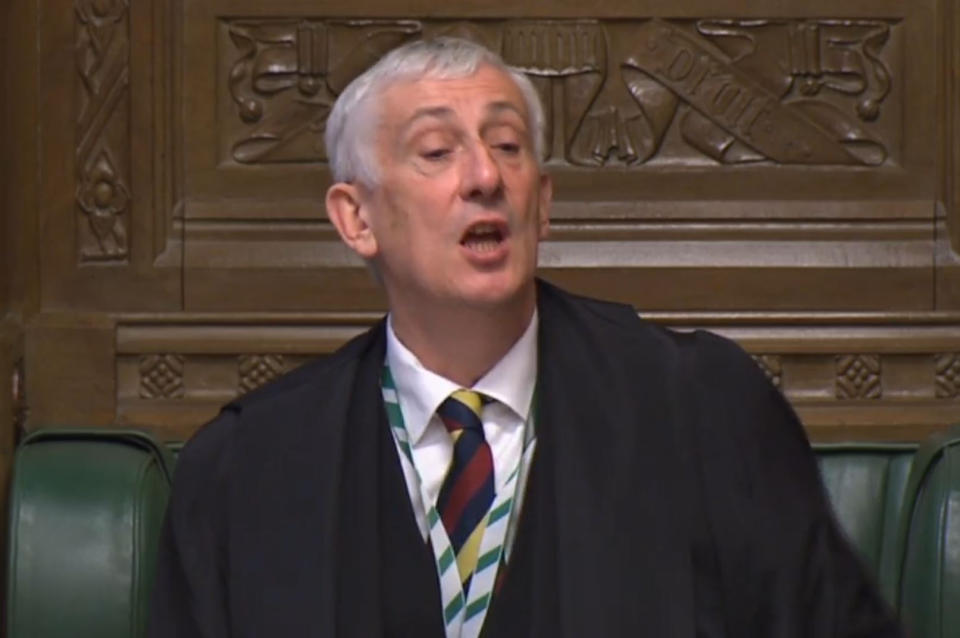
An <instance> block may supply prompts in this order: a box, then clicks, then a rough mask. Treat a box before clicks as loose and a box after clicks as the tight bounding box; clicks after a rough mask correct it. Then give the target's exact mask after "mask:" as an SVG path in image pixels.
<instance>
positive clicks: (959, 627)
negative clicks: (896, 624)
mask: <svg viewBox="0 0 960 638" xmlns="http://www.w3.org/2000/svg"><path fill="white" fill-rule="evenodd" d="M915 467H916V469H915V471H914V474H913V476H911V480H910V483H911V484H910V488H909V489H910V494H911V496H912V501H911V502H908V503H907V507H908V510H907V511H910V512H911V515H910V517H909V519H908V520H907V521H905V523H904V525H903V526H902V534H901V536H902V538H903V542H904V546H905V554H904V560H903V572H902V581H901V582H902V586H901V589H900V614H901V617H902V618H903V621H904V624H905V625H906V626H907V627H908V628H909V629H910V630H911V631H912V633H913V635H915V636H922V637H923V638H960V431H958V430H956V429H955V430H953V431H951V432H947V433H944V434H942V435H940V436H938V437H936V438H934V439H933V440H931V441H928V442H927V443H925V444H924V445H923V446H922V447H921V448H920V450H918V452H917V455H916V461H915Z"/></svg>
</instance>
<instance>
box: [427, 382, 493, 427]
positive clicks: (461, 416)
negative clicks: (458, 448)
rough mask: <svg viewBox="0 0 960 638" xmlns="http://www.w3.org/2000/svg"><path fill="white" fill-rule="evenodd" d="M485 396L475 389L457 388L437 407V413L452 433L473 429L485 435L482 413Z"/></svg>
mask: <svg viewBox="0 0 960 638" xmlns="http://www.w3.org/2000/svg"><path fill="white" fill-rule="evenodd" d="M484 403H485V397H484V396H483V395H481V394H480V393H479V392H474V391H473V390H463V389H460V390H456V391H455V392H453V393H452V394H451V395H450V396H449V397H447V398H446V399H444V401H443V403H441V404H440V407H439V408H437V415H438V416H439V417H440V420H441V421H443V424H444V426H446V428H447V431H448V432H450V434H454V433H456V432H459V431H462V430H471V431H473V432H476V433H477V434H480V435H481V436H483V423H482V421H481V418H480V413H481V411H482V409H483V405H484Z"/></svg>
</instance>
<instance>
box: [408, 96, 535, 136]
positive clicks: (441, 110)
mask: <svg viewBox="0 0 960 638" xmlns="http://www.w3.org/2000/svg"><path fill="white" fill-rule="evenodd" d="M484 110H486V111H487V113H489V114H491V115H496V114H499V113H503V112H507V111H509V112H513V113H516V114H517V115H519V116H520V118H521V119H523V120H524V122H526V118H525V116H524V114H523V112H522V111H521V110H520V109H519V108H517V105H516V104H514V103H513V102H510V101H507V100H497V101H496V102H490V103H489V104H487V106H486V107H485V109H484ZM454 115H455V112H454V109H453V108H451V107H449V106H424V107H421V108H419V109H417V110H416V111H414V112H413V115H411V116H410V119H408V120H407V121H406V122H405V123H404V125H403V129H404V130H408V129H409V128H410V127H411V126H413V124H414V123H415V122H417V121H418V120H421V119H423V118H426V117H435V118H438V119H443V120H445V119H450V118H452V117H453V116H454Z"/></svg>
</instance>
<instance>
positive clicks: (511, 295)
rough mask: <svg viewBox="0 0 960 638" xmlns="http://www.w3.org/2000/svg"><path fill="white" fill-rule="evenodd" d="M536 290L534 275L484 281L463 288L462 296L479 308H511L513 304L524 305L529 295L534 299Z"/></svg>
mask: <svg viewBox="0 0 960 638" xmlns="http://www.w3.org/2000/svg"><path fill="white" fill-rule="evenodd" d="M534 290H535V286H534V280H533V277H532V276H530V277H528V278H525V279H522V280H516V279H515V278H514V279H512V280H509V281H504V280H494V281H483V282H477V285H476V286H470V287H468V288H467V289H465V290H463V291H462V292H463V295H462V298H463V300H464V302H465V303H467V304H469V305H471V306H476V307H478V308H486V309H489V310H497V309H509V308H511V307H513V306H521V307H522V305H523V304H524V303H525V302H526V300H527V298H528V296H529V298H530V299H531V300H532V299H533V298H534V297H535V293H534Z"/></svg>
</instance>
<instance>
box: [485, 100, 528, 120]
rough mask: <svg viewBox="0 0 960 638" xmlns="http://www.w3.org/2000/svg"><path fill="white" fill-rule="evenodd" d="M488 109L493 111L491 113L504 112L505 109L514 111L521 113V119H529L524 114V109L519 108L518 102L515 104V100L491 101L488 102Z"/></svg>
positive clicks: (489, 111)
mask: <svg viewBox="0 0 960 638" xmlns="http://www.w3.org/2000/svg"><path fill="white" fill-rule="evenodd" d="M486 110H487V112H488V113H491V114H498V113H503V112H504V111H512V112H514V113H516V114H517V115H519V116H520V119H522V120H523V121H524V122H526V121H527V118H526V116H525V115H524V114H523V111H521V110H520V109H518V108H517V105H516V104H514V103H513V102H509V101H507V100H499V101H497V102H491V103H490V104H487V108H486Z"/></svg>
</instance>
